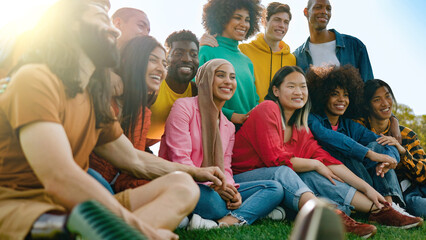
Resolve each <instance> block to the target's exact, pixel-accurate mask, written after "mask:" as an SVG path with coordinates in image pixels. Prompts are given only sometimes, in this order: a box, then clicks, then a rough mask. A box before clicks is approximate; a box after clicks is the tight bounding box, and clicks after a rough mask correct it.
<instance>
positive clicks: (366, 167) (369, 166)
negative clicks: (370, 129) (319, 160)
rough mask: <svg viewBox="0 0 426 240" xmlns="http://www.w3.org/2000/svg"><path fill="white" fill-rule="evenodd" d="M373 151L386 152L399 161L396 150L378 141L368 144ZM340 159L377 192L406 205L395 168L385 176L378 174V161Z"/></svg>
mask: <svg viewBox="0 0 426 240" xmlns="http://www.w3.org/2000/svg"><path fill="white" fill-rule="evenodd" d="M367 147H368V148H370V149H371V150H372V151H374V152H376V153H381V154H386V155H389V156H390V157H393V158H395V159H397V160H398V161H399V156H395V153H394V152H390V151H387V150H386V148H384V147H383V146H382V145H380V144H379V143H377V142H371V143H370V144H368V145H367ZM339 160H340V161H341V162H342V163H343V164H345V166H346V167H347V168H349V169H350V170H351V171H352V172H353V173H355V175H357V176H358V177H360V178H361V179H363V180H364V181H366V182H367V183H368V184H370V186H372V187H373V188H374V189H376V191H377V192H379V193H380V194H382V195H383V196H385V197H386V196H392V197H394V198H397V199H394V200H398V202H399V203H400V204H401V206H405V202H404V200H403V198H402V192H401V188H400V186H399V182H398V178H397V176H396V173H395V170H393V169H391V170H389V171H388V172H387V173H386V174H385V176H384V177H383V178H382V177H381V176H377V174H376V168H375V166H376V165H377V162H373V161H371V160H370V159H365V160H364V162H360V161H357V160H354V159H349V158H345V157H342V158H339Z"/></svg>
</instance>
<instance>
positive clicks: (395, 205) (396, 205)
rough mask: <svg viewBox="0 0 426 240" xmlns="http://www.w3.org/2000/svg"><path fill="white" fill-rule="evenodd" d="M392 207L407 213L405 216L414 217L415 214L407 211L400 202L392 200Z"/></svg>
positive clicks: (404, 213)
mask: <svg viewBox="0 0 426 240" xmlns="http://www.w3.org/2000/svg"><path fill="white" fill-rule="evenodd" d="M392 208H393V209H395V210H396V211H397V212H399V213H401V214H403V215H405V216H408V217H414V216H413V215H411V214H409V213H408V212H407V211H405V209H404V208H402V207H400V206H399V204H398V203H395V202H392Z"/></svg>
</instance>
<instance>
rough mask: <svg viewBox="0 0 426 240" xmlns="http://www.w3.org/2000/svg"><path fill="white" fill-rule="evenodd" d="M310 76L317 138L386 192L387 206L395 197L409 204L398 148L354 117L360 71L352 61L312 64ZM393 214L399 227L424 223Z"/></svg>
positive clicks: (357, 113)
mask: <svg viewBox="0 0 426 240" xmlns="http://www.w3.org/2000/svg"><path fill="white" fill-rule="evenodd" d="M306 78H307V82H308V87H309V89H310V96H311V99H312V103H313V104H312V113H313V114H311V115H310V116H309V121H308V122H309V128H310V129H311V131H312V133H313V135H314V137H315V139H316V140H317V141H318V142H319V143H320V145H321V146H322V147H323V148H324V149H325V150H327V151H328V152H329V153H330V154H331V155H332V156H333V157H335V158H337V159H339V160H340V161H341V162H342V163H343V164H345V165H346V166H347V167H348V168H349V169H350V170H351V171H352V172H354V173H355V174H356V175H357V176H359V177H360V178H361V179H363V180H364V181H366V182H367V183H369V184H370V185H371V186H373V187H374V188H375V189H376V190H377V191H378V192H379V193H380V194H382V195H383V196H384V197H385V199H386V201H387V202H386V203H385V207H384V208H385V209H391V210H393V208H392V207H391V206H392V205H393V206H395V204H394V203H393V200H396V201H398V202H400V203H401V204H404V205H405V203H404V200H403V198H402V193H401V189H400V188H399V184H398V179H397V177H396V174H395V171H394V168H395V167H396V165H397V163H398V161H399V153H398V152H397V150H396V148H395V147H393V146H382V145H380V144H379V143H377V142H376V140H377V139H378V138H379V136H378V135H376V134H375V133H373V132H371V131H370V130H368V129H366V128H365V127H363V126H362V125H361V124H359V123H356V122H355V121H352V120H351V118H357V117H359V116H360V111H359V110H358V109H357V106H360V105H359V104H360V103H361V102H362V97H363V81H362V79H361V77H360V75H359V72H358V71H357V70H356V69H355V68H354V67H352V66H350V65H346V66H343V67H336V66H332V67H323V68H311V70H310V71H309V72H308V74H307V77H306ZM395 210H400V208H395ZM392 217H393V218H394V219H393V220H398V221H395V227H401V228H411V227H415V226H418V225H419V224H421V221H420V220H419V219H418V218H415V217H409V216H406V215H403V214H393V216H392ZM393 220H392V221H393Z"/></svg>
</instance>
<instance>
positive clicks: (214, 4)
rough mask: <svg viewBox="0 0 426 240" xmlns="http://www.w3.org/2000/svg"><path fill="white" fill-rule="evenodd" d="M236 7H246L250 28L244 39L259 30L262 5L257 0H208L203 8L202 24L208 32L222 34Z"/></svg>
mask: <svg viewBox="0 0 426 240" xmlns="http://www.w3.org/2000/svg"><path fill="white" fill-rule="evenodd" d="M238 9H247V11H248V12H249V16H250V28H249V30H248V31H247V35H246V36H245V39H247V38H249V37H251V36H253V35H254V34H255V33H256V32H258V31H259V19H260V17H261V15H262V6H261V5H260V1H259V0H232V1H231V0H209V1H208V2H207V3H206V4H205V5H204V8H203V20H202V23H203V26H204V28H205V29H206V31H208V32H209V33H210V34H212V35H213V34H222V32H223V30H224V29H225V26H226V25H227V24H228V23H229V21H230V20H231V17H232V15H233V14H234V12H235V11H236V10H238Z"/></svg>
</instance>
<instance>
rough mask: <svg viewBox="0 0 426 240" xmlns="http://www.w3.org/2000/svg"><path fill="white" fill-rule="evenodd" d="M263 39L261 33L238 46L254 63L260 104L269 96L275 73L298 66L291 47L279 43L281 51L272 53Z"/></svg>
mask: <svg viewBox="0 0 426 240" xmlns="http://www.w3.org/2000/svg"><path fill="white" fill-rule="evenodd" d="M263 37H264V34H263V33H259V34H257V36H256V39H254V40H253V41H251V42H250V43H242V44H240V45H239V46H238V47H239V48H240V50H241V52H242V53H244V54H245V55H246V56H247V57H249V58H250V60H251V61H252V62H253V66H254V76H255V79H256V81H255V84H256V90H257V94H258V95H259V98H260V101H259V102H262V101H263V99H264V98H265V96H266V94H268V88H269V84H270V83H271V80H272V78H273V77H274V75H275V73H276V72H277V71H278V70H279V69H280V68H282V67H284V66H294V65H296V57H294V55H293V54H291V53H290V47H289V46H288V45H287V44H286V43H285V42H283V41H281V42H280V43H279V47H280V48H281V50H280V51H278V52H272V50H271V48H270V47H269V46H268V44H267V43H266V42H265V39H264V38H263Z"/></svg>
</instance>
